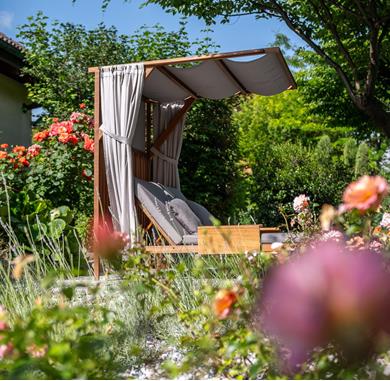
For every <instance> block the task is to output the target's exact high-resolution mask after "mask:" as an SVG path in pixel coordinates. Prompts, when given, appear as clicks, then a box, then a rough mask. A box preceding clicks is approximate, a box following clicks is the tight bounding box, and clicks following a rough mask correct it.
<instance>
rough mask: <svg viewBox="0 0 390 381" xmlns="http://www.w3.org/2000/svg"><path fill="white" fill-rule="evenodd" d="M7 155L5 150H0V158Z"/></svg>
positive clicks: (4, 157)
mask: <svg viewBox="0 0 390 381" xmlns="http://www.w3.org/2000/svg"><path fill="white" fill-rule="evenodd" d="M7 156H8V154H7V152H5V151H0V159H6V158H7Z"/></svg>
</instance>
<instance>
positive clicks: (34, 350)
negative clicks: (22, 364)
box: [26, 344, 48, 358]
mask: <svg viewBox="0 0 390 381" xmlns="http://www.w3.org/2000/svg"><path fill="white" fill-rule="evenodd" d="M47 349H48V348H47V345H46V344H45V345H43V346H40V347H38V346H37V345H35V344H32V345H30V346H29V347H28V348H27V349H26V351H27V353H29V354H30V356H31V357H33V358H42V357H45V356H46V353H47Z"/></svg>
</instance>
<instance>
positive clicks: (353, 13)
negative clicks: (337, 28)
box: [328, 0, 362, 20]
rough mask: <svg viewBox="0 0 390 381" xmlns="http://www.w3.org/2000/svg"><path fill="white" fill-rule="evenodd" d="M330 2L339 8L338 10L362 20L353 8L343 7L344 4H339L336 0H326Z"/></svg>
mask: <svg viewBox="0 0 390 381" xmlns="http://www.w3.org/2000/svg"><path fill="white" fill-rule="evenodd" d="M328 1H329V2H330V3H331V4H333V5H334V6H335V7H337V8H339V9H340V10H342V11H344V12H345V13H348V14H349V15H351V16H354V17H356V18H357V19H358V20H362V17H361V15H359V13H356V12H354V11H353V10H351V9H349V8H347V7H345V6H344V5H342V4H340V3H339V2H338V1H337V0H328Z"/></svg>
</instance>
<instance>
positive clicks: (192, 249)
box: [145, 245, 199, 254]
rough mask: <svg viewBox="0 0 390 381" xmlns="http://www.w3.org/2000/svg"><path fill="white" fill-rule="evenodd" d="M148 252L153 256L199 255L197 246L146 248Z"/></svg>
mask: <svg viewBox="0 0 390 381" xmlns="http://www.w3.org/2000/svg"><path fill="white" fill-rule="evenodd" d="M145 249H146V251H147V252H149V253H152V254H180V253H187V254H190V253H198V251H199V247H198V246H197V245H176V246H145Z"/></svg>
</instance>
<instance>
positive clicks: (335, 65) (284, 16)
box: [270, 0, 358, 103]
mask: <svg viewBox="0 0 390 381" xmlns="http://www.w3.org/2000/svg"><path fill="white" fill-rule="evenodd" d="M270 1H271V3H272V4H273V5H274V7H275V9H276V10H277V12H278V13H279V14H280V17H281V18H282V19H283V20H284V22H285V23H286V24H287V26H288V27H289V28H290V29H291V30H292V31H293V32H294V33H296V34H297V35H298V36H299V37H301V38H302V39H303V40H304V41H305V42H306V43H307V44H308V45H309V46H310V47H311V48H312V49H313V50H314V51H315V52H316V53H317V54H318V55H319V56H320V57H322V58H323V59H324V60H325V62H326V63H327V64H328V65H329V66H331V67H333V68H334V69H335V70H336V73H337V74H338V76H339V77H340V79H341V80H342V82H343V83H344V86H345V88H346V89H347V92H348V94H349V96H350V97H351V99H352V100H353V101H354V102H355V103H357V102H358V99H357V97H356V94H355V93H354V91H353V88H352V86H351V83H350V82H349V79H348V77H347V74H346V73H345V72H344V70H343V69H342V68H341V66H340V65H339V64H338V63H337V62H335V61H334V60H333V59H332V58H331V57H330V56H329V55H328V54H327V53H326V52H325V51H324V50H323V49H322V48H321V47H320V46H319V45H317V44H316V43H315V42H314V41H313V40H312V39H311V38H310V37H309V36H308V35H307V33H305V31H304V30H303V29H302V28H301V27H300V26H299V25H297V24H296V23H295V22H294V21H293V20H292V19H291V18H290V16H289V15H288V14H287V12H286V11H285V10H284V9H283V7H282V6H281V5H280V4H279V3H278V2H277V0H270Z"/></svg>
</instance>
